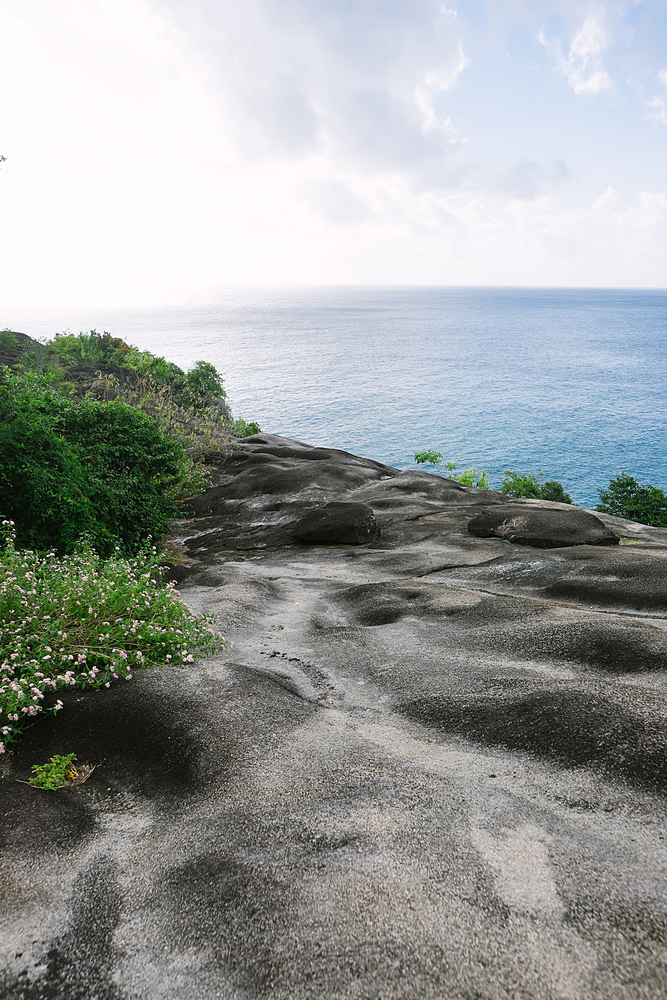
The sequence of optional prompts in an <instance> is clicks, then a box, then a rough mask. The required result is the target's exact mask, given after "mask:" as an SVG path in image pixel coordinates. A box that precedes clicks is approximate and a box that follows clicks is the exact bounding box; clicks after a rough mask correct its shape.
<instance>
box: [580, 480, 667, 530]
mask: <svg viewBox="0 0 667 1000" xmlns="http://www.w3.org/2000/svg"><path fill="white" fill-rule="evenodd" d="M598 493H599V494H600V503H599V504H598V505H597V507H596V508H595V509H596V510H599V511H600V512H601V513H603V514H614V515H615V516H616V517H625V518H627V519H628V520H629V521H639V522H640V523H641V524H651V525H653V526H654V527H657V528H667V494H666V493H665V492H664V491H663V490H661V489H659V488H658V487H657V486H651V484H650V483H646V484H645V485H644V486H640V484H639V483H638V482H637V480H636V479H634V478H633V476H630V475H628V474H627V473H626V472H622V473H621V475H620V476H616V478H615V479H610V480H609V486H608V487H607V489H606V490H598Z"/></svg>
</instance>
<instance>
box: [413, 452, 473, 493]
mask: <svg viewBox="0 0 667 1000" xmlns="http://www.w3.org/2000/svg"><path fill="white" fill-rule="evenodd" d="M415 462H416V463H417V465H426V464H428V465H432V466H433V467H434V469H435V471H436V473H437V474H438V475H439V476H443V477H444V478H445V479H453V480H454V481H455V482H457V483H462V484H463V485H464V486H476V487H477V489H479V490H488V489H490V484H489V477H488V476H487V474H486V472H484V471H482V472H479V473H478V472H477V469H476V468H475V467H474V466H473V468H471V469H463V471H461V472H457V471H456V462H445V464H444V467H442V468H441V463H442V452H441V451H417V452H415ZM443 470H446V471H443Z"/></svg>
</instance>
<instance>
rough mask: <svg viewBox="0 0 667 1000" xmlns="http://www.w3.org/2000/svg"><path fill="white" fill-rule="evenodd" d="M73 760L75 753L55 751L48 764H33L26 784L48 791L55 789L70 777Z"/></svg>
mask: <svg viewBox="0 0 667 1000" xmlns="http://www.w3.org/2000/svg"><path fill="white" fill-rule="evenodd" d="M75 762H76V754H75V753H67V754H58V753H57V754H56V755H55V756H54V757H52V758H51V760H50V761H49V763H48V764H35V766H34V767H33V769H32V771H33V774H32V778H31V779H30V781H29V782H28V784H29V785H32V786H33V787H34V788H48V789H49V790H50V791H56V789H58V788H62V787H63V786H64V785H66V784H67V783H68V782H69V781H70V779H71V778H72V776H73V770H72V769H73V767H74V764H75Z"/></svg>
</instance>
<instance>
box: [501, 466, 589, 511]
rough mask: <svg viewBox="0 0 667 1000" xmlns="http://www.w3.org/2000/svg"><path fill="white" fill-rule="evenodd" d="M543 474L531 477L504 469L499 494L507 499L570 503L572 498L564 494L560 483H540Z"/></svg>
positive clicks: (551, 480)
mask: <svg viewBox="0 0 667 1000" xmlns="http://www.w3.org/2000/svg"><path fill="white" fill-rule="evenodd" d="M540 479H544V473H543V472H540V474H539V477H538V476H533V475H531V474H530V473H529V472H524V473H518V472H510V470H509V469H505V472H504V474H503V479H502V481H501V486H500V492H501V493H504V494H505V496H508V497H527V498H528V499H531V500H551V501H556V502H558V503H572V497H571V496H570V494H569V493H566V492H565V488H564V486H563V484H562V483H559V482H557V480H555V479H549V480H547V482H546V483H541V482H540Z"/></svg>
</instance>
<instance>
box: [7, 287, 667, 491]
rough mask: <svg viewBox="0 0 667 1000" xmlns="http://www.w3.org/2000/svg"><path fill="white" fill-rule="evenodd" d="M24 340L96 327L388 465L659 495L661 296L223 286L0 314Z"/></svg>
mask: <svg viewBox="0 0 667 1000" xmlns="http://www.w3.org/2000/svg"><path fill="white" fill-rule="evenodd" d="M0 326H10V327H11V328H12V329H15V330H21V331H22V332H24V333H28V334H30V335H31V336H37V337H39V336H49V337H50V336H53V334H55V333H56V332H57V331H60V330H65V329H69V330H71V331H72V332H78V330H83V329H91V328H96V329H97V330H98V331H99V332H101V331H102V330H108V331H109V332H110V333H112V334H113V335H114V336H117V337H122V338H123V339H125V340H128V341H129V342H131V343H133V344H136V345H137V347H139V348H140V349H142V350H150V351H153V352H154V353H157V354H162V355H164V356H166V357H167V358H168V359H170V360H172V361H175V362H176V363H177V364H179V365H181V366H182V367H185V368H187V367H188V366H190V365H191V364H192V363H193V362H194V361H196V360H198V359H200V358H203V359H205V360H207V361H211V362H212V363H213V364H214V365H216V367H217V368H218V370H219V371H220V372H221V373H222V375H223V377H224V380H225V385H226V388H227V392H228V396H229V399H230V402H231V405H232V408H233V411H234V414H235V416H243V417H245V418H246V419H248V420H256V421H257V422H258V423H259V424H260V426H261V427H262V429H263V430H265V431H268V432H271V433H275V434H284V435H286V436H287V437H292V438H297V439H299V440H301V441H306V442H308V443H310V444H315V445H325V446H330V447H335V448H343V449H345V450H348V451H352V452H355V453H356V454H359V455H365V456H368V457H371V458H375V459H378V460H379V461H382V462H385V463H387V464H388V465H393V466H396V467H398V468H400V469H408V468H415V465H414V453H415V451H423V450H428V449H435V450H437V451H440V452H442V453H443V455H444V460H445V461H447V460H451V461H454V462H456V463H457V465H458V466H459V468H461V469H462V468H467V467H469V466H473V465H474V466H476V467H477V468H478V470H480V471H481V470H482V469H484V470H486V471H487V473H488V475H489V477H490V480H491V484H492V485H495V486H497V485H498V484H499V483H500V479H501V476H502V474H503V471H504V470H505V469H511V470H513V471H516V472H530V473H533V474H538V473H544V474H545V476H546V478H547V479H557V480H559V481H561V482H562V483H563V484H564V485H565V488H566V489H567V490H568V492H569V493H570V494H571V495H572V497H573V499H574V500H575V502H577V503H580V504H583V505H585V506H593V505H594V504H595V503H597V502H598V494H597V489H598V488H599V487H605V486H606V485H607V484H608V481H609V479H610V477H612V476H616V475H618V474H619V473H620V472H623V471H625V472H628V473H630V474H631V475H633V476H635V477H636V478H637V479H638V480H639V481H640V482H651V483H653V484H654V485H655V486H660V487H661V488H662V489H666V490H667V447H665V445H666V443H667V442H666V434H667V431H666V428H667V291H642V290H614V289H539V288H447V287H414V286H411V287H377V288H368V287H324V288H281V289H275V288H273V289H267V288H264V289H236V290H230V291H223V292H220V293H218V294H216V295H213V296H209V297H208V298H207V299H205V300H200V301H190V302H186V303H182V304H180V305H176V306H170V307H168V308H167V307H160V308H156V307H152V308H135V309H109V308H100V309H95V308H89V309H86V310H85V311H84V310H80V309H72V310H69V311H65V310H63V309H61V308H59V309H56V310H53V311H52V312H50V313H48V314H47V313H45V312H43V311H41V312H39V313H37V312H31V311H28V310H16V309H14V310H10V312H9V313H5V315H4V316H0Z"/></svg>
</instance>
